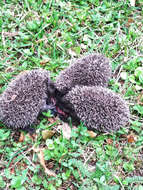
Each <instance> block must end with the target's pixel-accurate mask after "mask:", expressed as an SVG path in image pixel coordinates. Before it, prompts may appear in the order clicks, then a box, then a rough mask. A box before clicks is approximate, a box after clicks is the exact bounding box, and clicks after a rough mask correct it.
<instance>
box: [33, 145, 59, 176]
mask: <svg viewBox="0 0 143 190" xmlns="http://www.w3.org/2000/svg"><path fill="white" fill-rule="evenodd" d="M33 150H34V149H33ZM35 150H36V151H38V153H37V155H38V158H39V162H40V164H41V165H42V166H43V168H44V170H45V173H46V174H47V175H49V176H53V177H56V174H55V173H54V172H53V171H51V170H49V169H48V168H47V167H46V164H45V160H44V153H43V149H40V148H38V149H35Z"/></svg>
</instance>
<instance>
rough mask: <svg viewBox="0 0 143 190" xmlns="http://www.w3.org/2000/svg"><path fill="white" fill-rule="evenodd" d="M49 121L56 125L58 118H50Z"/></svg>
mask: <svg viewBox="0 0 143 190" xmlns="http://www.w3.org/2000/svg"><path fill="white" fill-rule="evenodd" d="M48 121H49V122H50V123H51V124H52V123H55V122H56V118H54V117H49V118H48Z"/></svg>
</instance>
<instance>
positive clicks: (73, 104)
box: [57, 86, 130, 132]
mask: <svg viewBox="0 0 143 190" xmlns="http://www.w3.org/2000/svg"><path fill="white" fill-rule="evenodd" d="M57 107H58V109H59V110H61V112H59V117H60V118H61V119H62V120H63V121H68V118H69V117H71V119H72V121H73V122H74V124H76V125H79V124H80V121H81V122H82V123H83V124H84V125H85V126H86V127H87V128H88V130H93V131H94V130H97V131H99V132H114V131H117V130H119V129H120V127H122V126H125V125H126V124H127V122H128V121H129V118H130V112H129V107H128V106H127V104H126V102H125V101H124V100H123V99H122V98H121V96H120V95H118V94H116V93H114V92H112V91H111V90H110V89H107V88H105V87H99V86H92V87H89V86H75V87H74V88H72V90H71V91H69V92H68V93H67V94H66V95H64V96H63V97H61V99H60V101H57Z"/></svg>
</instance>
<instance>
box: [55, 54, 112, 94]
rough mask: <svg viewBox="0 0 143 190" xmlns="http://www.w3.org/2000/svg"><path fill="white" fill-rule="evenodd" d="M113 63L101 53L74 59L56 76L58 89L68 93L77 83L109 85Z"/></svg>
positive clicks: (82, 84)
mask: <svg viewBox="0 0 143 190" xmlns="http://www.w3.org/2000/svg"><path fill="white" fill-rule="evenodd" d="M111 72H112V69H111V64H110V61H109V60H108V58H106V57H105V56H104V55H101V54H96V53H93V54H90V55H87V56H84V57H82V58H79V59H77V60H75V61H72V63H71V65H70V66H69V67H67V68H66V69H64V70H63V71H61V73H60V74H59V76H57V78H56V82H55V85H56V87H57V89H58V90H59V91H60V92H62V93H63V94H66V93H67V92H68V91H70V90H71V89H72V88H73V87H75V86H76V85H79V86H102V87H107V85H108V81H109V79H110V77H111Z"/></svg>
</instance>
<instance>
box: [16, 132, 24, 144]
mask: <svg viewBox="0 0 143 190" xmlns="http://www.w3.org/2000/svg"><path fill="white" fill-rule="evenodd" d="M24 139H25V136H24V133H23V132H21V133H20V137H19V140H18V141H19V142H23V141H24Z"/></svg>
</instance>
